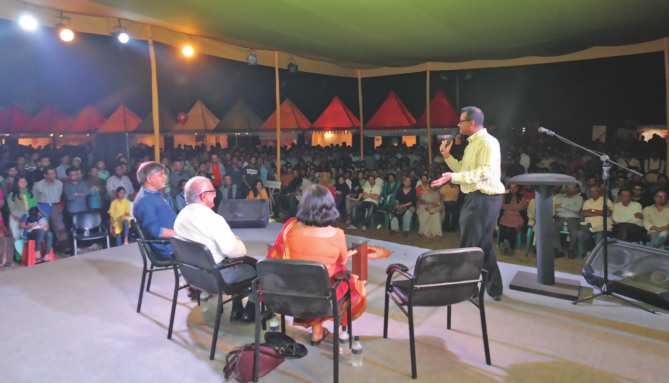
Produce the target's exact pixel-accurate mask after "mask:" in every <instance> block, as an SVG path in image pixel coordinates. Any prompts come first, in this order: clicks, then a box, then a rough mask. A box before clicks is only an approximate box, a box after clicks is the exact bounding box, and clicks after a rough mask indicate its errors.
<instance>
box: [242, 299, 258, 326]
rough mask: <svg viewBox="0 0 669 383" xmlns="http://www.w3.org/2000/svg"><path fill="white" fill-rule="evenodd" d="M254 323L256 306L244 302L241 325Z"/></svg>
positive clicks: (249, 302)
mask: <svg viewBox="0 0 669 383" xmlns="http://www.w3.org/2000/svg"><path fill="white" fill-rule="evenodd" d="M255 321H256V304H255V303H253V302H251V301H248V302H246V308H245V309H244V314H242V322H243V323H251V322H255Z"/></svg>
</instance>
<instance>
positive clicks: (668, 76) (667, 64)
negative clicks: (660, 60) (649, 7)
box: [664, 37, 669, 175]
mask: <svg viewBox="0 0 669 383" xmlns="http://www.w3.org/2000/svg"><path fill="white" fill-rule="evenodd" d="M664 79H665V81H666V84H667V85H666V92H667V129H669V37H665V38H664ZM667 164H669V141H667ZM665 172H666V173H667V174H668V175H669V169H666V166H665Z"/></svg>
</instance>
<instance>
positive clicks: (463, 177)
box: [432, 106, 505, 301]
mask: <svg viewBox="0 0 669 383" xmlns="http://www.w3.org/2000/svg"><path fill="white" fill-rule="evenodd" d="M483 117H484V116H483V112H482V111H481V109H479V108H476V107H473V106H470V107H466V108H463V109H462V114H461V115H460V123H459V124H458V125H459V126H460V133H461V134H463V135H466V136H469V138H468V139H467V141H469V144H468V145H467V147H466V148H465V153H464V156H463V157H462V161H458V160H456V159H455V158H453V156H451V153H450V151H451V147H452V146H453V143H452V142H451V144H450V145H449V146H448V147H444V144H442V147H441V148H440V151H441V154H442V155H443V156H444V159H445V160H446V164H447V165H448V166H449V167H450V168H451V169H452V170H453V171H454V173H444V174H442V177H441V178H439V179H438V180H436V181H434V182H433V183H432V185H433V186H441V185H443V184H445V183H447V182H448V181H451V182H452V183H454V184H457V185H460V189H461V190H462V192H463V193H465V194H466V197H465V203H464V205H463V206H462V210H461V212H460V241H459V243H458V246H459V247H461V248H464V247H480V248H481V249H482V250H483V252H484V254H485V258H484V261H483V268H484V269H485V270H487V271H488V284H487V286H486V290H487V291H488V295H490V296H491V297H493V299H494V300H496V301H499V300H500V299H501V298H502V289H503V285H502V276H501V275H500V273H499V268H498V267H497V258H496V256H495V251H494V250H493V248H492V231H493V229H494V228H495V221H496V220H497V215H498V214H499V210H500V208H501V207H502V195H503V194H504V193H505V190H504V185H503V184H502V182H501V181H500V179H501V176H502V170H501V157H502V154H501V151H500V148H499V142H498V141H497V139H496V138H495V137H493V136H491V135H490V134H488V132H487V131H486V129H485V128H484V127H483Z"/></svg>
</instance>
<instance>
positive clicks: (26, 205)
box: [7, 177, 37, 241]
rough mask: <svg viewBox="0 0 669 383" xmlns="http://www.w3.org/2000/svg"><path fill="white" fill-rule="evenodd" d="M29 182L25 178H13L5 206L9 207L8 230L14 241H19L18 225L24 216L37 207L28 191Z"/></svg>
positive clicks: (19, 231)
mask: <svg viewBox="0 0 669 383" xmlns="http://www.w3.org/2000/svg"><path fill="white" fill-rule="evenodd" d="M28 182H29V180H28V179H27V178H25V177H16V178H14V184H13V185H12V188H11V191H10V193H9V196H8V197H7V206H8V207H9V229H10V230H11V231H12V236H13V237H14V240H15V241H18V240H19V239H21V229H19V224H20V223H21V219H22V218H23V216H24V215H26V214H28V211H29V210H30V208H32V207H35V206H37V202H35V198H34V197H33V193H32V192H31V191H30V185H29V184H28Z"/></svg>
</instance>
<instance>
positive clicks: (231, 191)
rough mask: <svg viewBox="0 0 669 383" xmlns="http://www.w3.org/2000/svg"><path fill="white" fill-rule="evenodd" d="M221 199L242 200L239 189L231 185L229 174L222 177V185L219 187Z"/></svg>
mask: <svg viewBox="0 0 669 383" xmlns="http://www.w3.org/2000/svg"><path fill="white" fill-rule="evenodd" d="M220 189H221V198H222V199H242V192H241V189H240V188H239V187H238V186H237V185H235V184H233V183H232V177H231V176H230V175H229V174H226V175H225V176H223V185H221V188H220Z"/></svg>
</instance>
